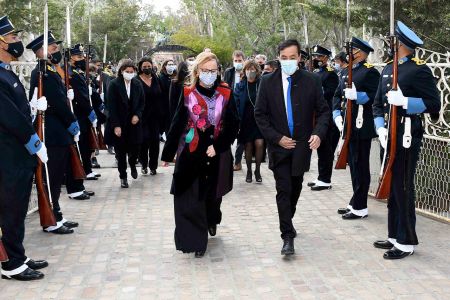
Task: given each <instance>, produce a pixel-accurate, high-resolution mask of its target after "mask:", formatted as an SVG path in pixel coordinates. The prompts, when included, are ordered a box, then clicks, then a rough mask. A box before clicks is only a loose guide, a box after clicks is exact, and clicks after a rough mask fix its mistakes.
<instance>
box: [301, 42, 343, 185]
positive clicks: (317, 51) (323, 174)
mask: <svg viewBox="0 0 450 300" xmlns="http://www.w3.org/2000/svg"><path fill="white" fill-rule="evenodd" d="M330 55H331V51H330V50H328V49H326V48H324V47H322V46H320V45H316V46H314V47H313V53H312V56H313V68H314V72H315V73H316V74H317V75H319V77H320V79H321V81H322V89H323V96H324V98H325V100H326V101H327V104H328V107H329V108H330V126H329V127H328V131H327V136H326V138H325V139H324V140H323V141H322V143H321V144H320V147H319V148H318V149H317V155H318V157H319V161H318V164H319V176H318V178H317V179H316V180H315V181H313V182H309V183H308V186H309V187H311V190H313V191H321V190H326V189H331V174H332V172H333V159H334V151H335V150H336V146H337V143H338V141H339V130H338V129H337V127H336V126H335V124H334V123H333V122H331V121H332V120H331V111H332V108H333V96H334V92H335V91H336V88H337V86H338V85H339V78H338V76H337V75H336V73H335V72H334V69H333V68H332V67H330V66H329V64H328V60H329V57H330Z"/></svg>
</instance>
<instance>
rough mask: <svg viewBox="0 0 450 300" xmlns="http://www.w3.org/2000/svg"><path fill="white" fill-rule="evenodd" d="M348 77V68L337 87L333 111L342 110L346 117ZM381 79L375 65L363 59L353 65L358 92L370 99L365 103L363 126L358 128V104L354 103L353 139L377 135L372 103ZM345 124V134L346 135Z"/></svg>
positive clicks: (369, 137) (370, 137) (354, 80)
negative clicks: (363, 93) (345, 90)
mask: <svg viewBox="0 0 450 300" xmlns="http://www.w3.org/2000/svg"><path fill="white" fill-rule="evenodd" d="M347 78H348V68H347V69H345V70H342V72H341V78H340V79H339V86H338V87H337V89H336V92H335V94H334V99H333V111H336V110H339V111H341V115H342V117H343V118H344V114H345V109H346V103H347V99H346V98H345V93H344V89H345V88H346V83H347ZM379 80H380V72H378V70H377V69H375V68H374V67H373V65H371V64H369V63H367V62H365V61H362V62H359V63H357V64H355V65H353V83H354V84H355V87H356V91H357V92H365V93H367V96H368V97H369V101H368V102H367V103H365V104H363V107H364V113H363V125H362V127H361V128H359V129H358V128H356V118H357V116H358V104H357V103H356V101H353V103H352V134H351V139H352V140H355V139H372V138H374V137H376V136H377V134H376V132H375V126H374V124H373V114H372V104H373V99H375V94H376V93H377V89H378V82H379ZM345 131H346V130H345V125H344V135H345Z"/></svg>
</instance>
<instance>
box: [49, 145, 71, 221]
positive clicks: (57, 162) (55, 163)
mask: <svg viewBox="0 0 450 300" xmlns="http://www.w3.org/2000/svg"><path fill="white" fill-rule="evenodd" d="M47 153H48V162H47V167H48V176H49V179H50V193H51V195H52V204H53V214H54V215H55V218H56V221H57V222H59V221H61V220H62V219H63V216H62V212H61V207H60V205H59V197H60V195H61V185H62V184H63V182H64V174H65V173H66V171H67V165H68V164H70V161H69V159H70V152H69V146H63V147H54V146H48V148H47ZM44 177H45V176H44Z"/></svg>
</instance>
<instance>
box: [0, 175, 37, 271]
mask: <svg viewBox="0 0 450 300" xmlns="http://www.w3.org/2000/svg"><path fill="white" fill-rule="evenodd" d="M33 172H34V170H33V169H32V168H6V167H2V168H0V227H1V229H2V242H3V245H4V246H5V250H6V253H7V254H8V257H9V261H7V262H4V263H2V269H3V270H5V271H11V270H14V269H17V268H18V267H20V266H22V265H23V263H24V261H25V260H26V259H27V257H26V256H25V249H24V247H23V239H24V237H25V217H26V215H27V211H28V202H29V200H30V195H31V187H32V182H33Z"/></svg>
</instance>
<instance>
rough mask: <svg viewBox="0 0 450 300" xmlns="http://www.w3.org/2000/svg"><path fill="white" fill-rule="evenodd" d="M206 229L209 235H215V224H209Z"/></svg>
mask: <svg viewBox="0 0 450 300" xmlns="http://www.w3.org/2000/svg"><path fill="white" fill-rule="evenodd" d="M208 231H209V234H210V235H211V236H215V235H216V234H217V225H211V226H209V227H208Z"/></svg>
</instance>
